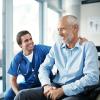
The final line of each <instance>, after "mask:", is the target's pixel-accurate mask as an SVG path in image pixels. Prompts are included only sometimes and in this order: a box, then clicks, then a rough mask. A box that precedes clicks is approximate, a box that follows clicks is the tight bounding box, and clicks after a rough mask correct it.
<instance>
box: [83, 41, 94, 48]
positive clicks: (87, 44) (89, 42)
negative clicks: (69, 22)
mask: <svg viewBox="0 0 100 100" xmlns="http://www.w3.org/2000/svg"><path fill="white" fill-rule="evenodd" d="M83 46H85V47H95V44H94V43H93V42H92V41H86V42H84V43H83Z"/></svg>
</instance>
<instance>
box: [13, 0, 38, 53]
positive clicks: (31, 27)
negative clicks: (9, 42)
mask: <svg viewBox="0 0 100 100" xmlns="http://www.w3.org/2000/svg"><path fill="white" fill-rule="evenodd" d="M21 30H28V31H29V32H30V33H31V34H32V37H33V40H34V42H35V43H36V44H37V43H39V2H37V1H35V0H14V1H13V41H14V54H16V53H17V52H18V51H19V50H20V48H19V46H18V45H17V43H16V35H17V33H18V32H19V31H21Z"/></svg>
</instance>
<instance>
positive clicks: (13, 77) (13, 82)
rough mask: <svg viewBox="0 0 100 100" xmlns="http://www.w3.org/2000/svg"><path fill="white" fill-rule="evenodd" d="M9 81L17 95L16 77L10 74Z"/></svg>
mask: <svg viewBox="0 0 100 100" xmlns="http://www.w3.org/2000/svg"><path fill="white" fill-rule="evenodd" d="M10 83H11V87H12V89H13V91H14V93H15V94H16V95H17V93H18V91H19V89H18V84H17V77H15V76H12V75H10Z"/></svg>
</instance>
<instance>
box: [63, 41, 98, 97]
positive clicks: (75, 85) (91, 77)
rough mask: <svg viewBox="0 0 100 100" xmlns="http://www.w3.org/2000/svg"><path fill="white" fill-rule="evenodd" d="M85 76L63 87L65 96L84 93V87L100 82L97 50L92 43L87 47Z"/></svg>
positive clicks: (85, 52) (85, 51)
mask: <svg viewBox="0 0 100 100" xmlns="http://www.w3.org/2000/svg"><path fill="white" fill-rule="evenodd" d="M84 56H85V59H84V68H83V74H84V76H83V77H81V78H80V79H79V80H76V81H75V82H72V83H70V84H65V85H63V86H62V88H63V91H64V93H65V95H67V96H71V95H76V94H78V93H80V92H82V91H84V87H86V86H90V85H95V84H97V83H98V82H99V63H98V54H97V50H96V48H95V46H94V44H93V43H92V42H89V43H87V44H86V45H85V50H84Z"/></svg>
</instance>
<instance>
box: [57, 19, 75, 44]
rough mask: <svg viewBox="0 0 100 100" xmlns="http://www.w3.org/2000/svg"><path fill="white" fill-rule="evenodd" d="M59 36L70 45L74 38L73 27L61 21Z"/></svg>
mask: <svg viewBox="0 0 100 100" xmlns="http://www.w3.org/2000/svg"><path fill="white" fill-rule="evenodd" d="M58 32H59V35H60V36H61V37H62V38H63V41H64V42H65V43H70V42H71V41H72V40H73V38H74V34H73V33H74V29H73V26H72V25H69V24H68V23H67V21H64V20H61V21H59V23H58Z"/></svg>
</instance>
